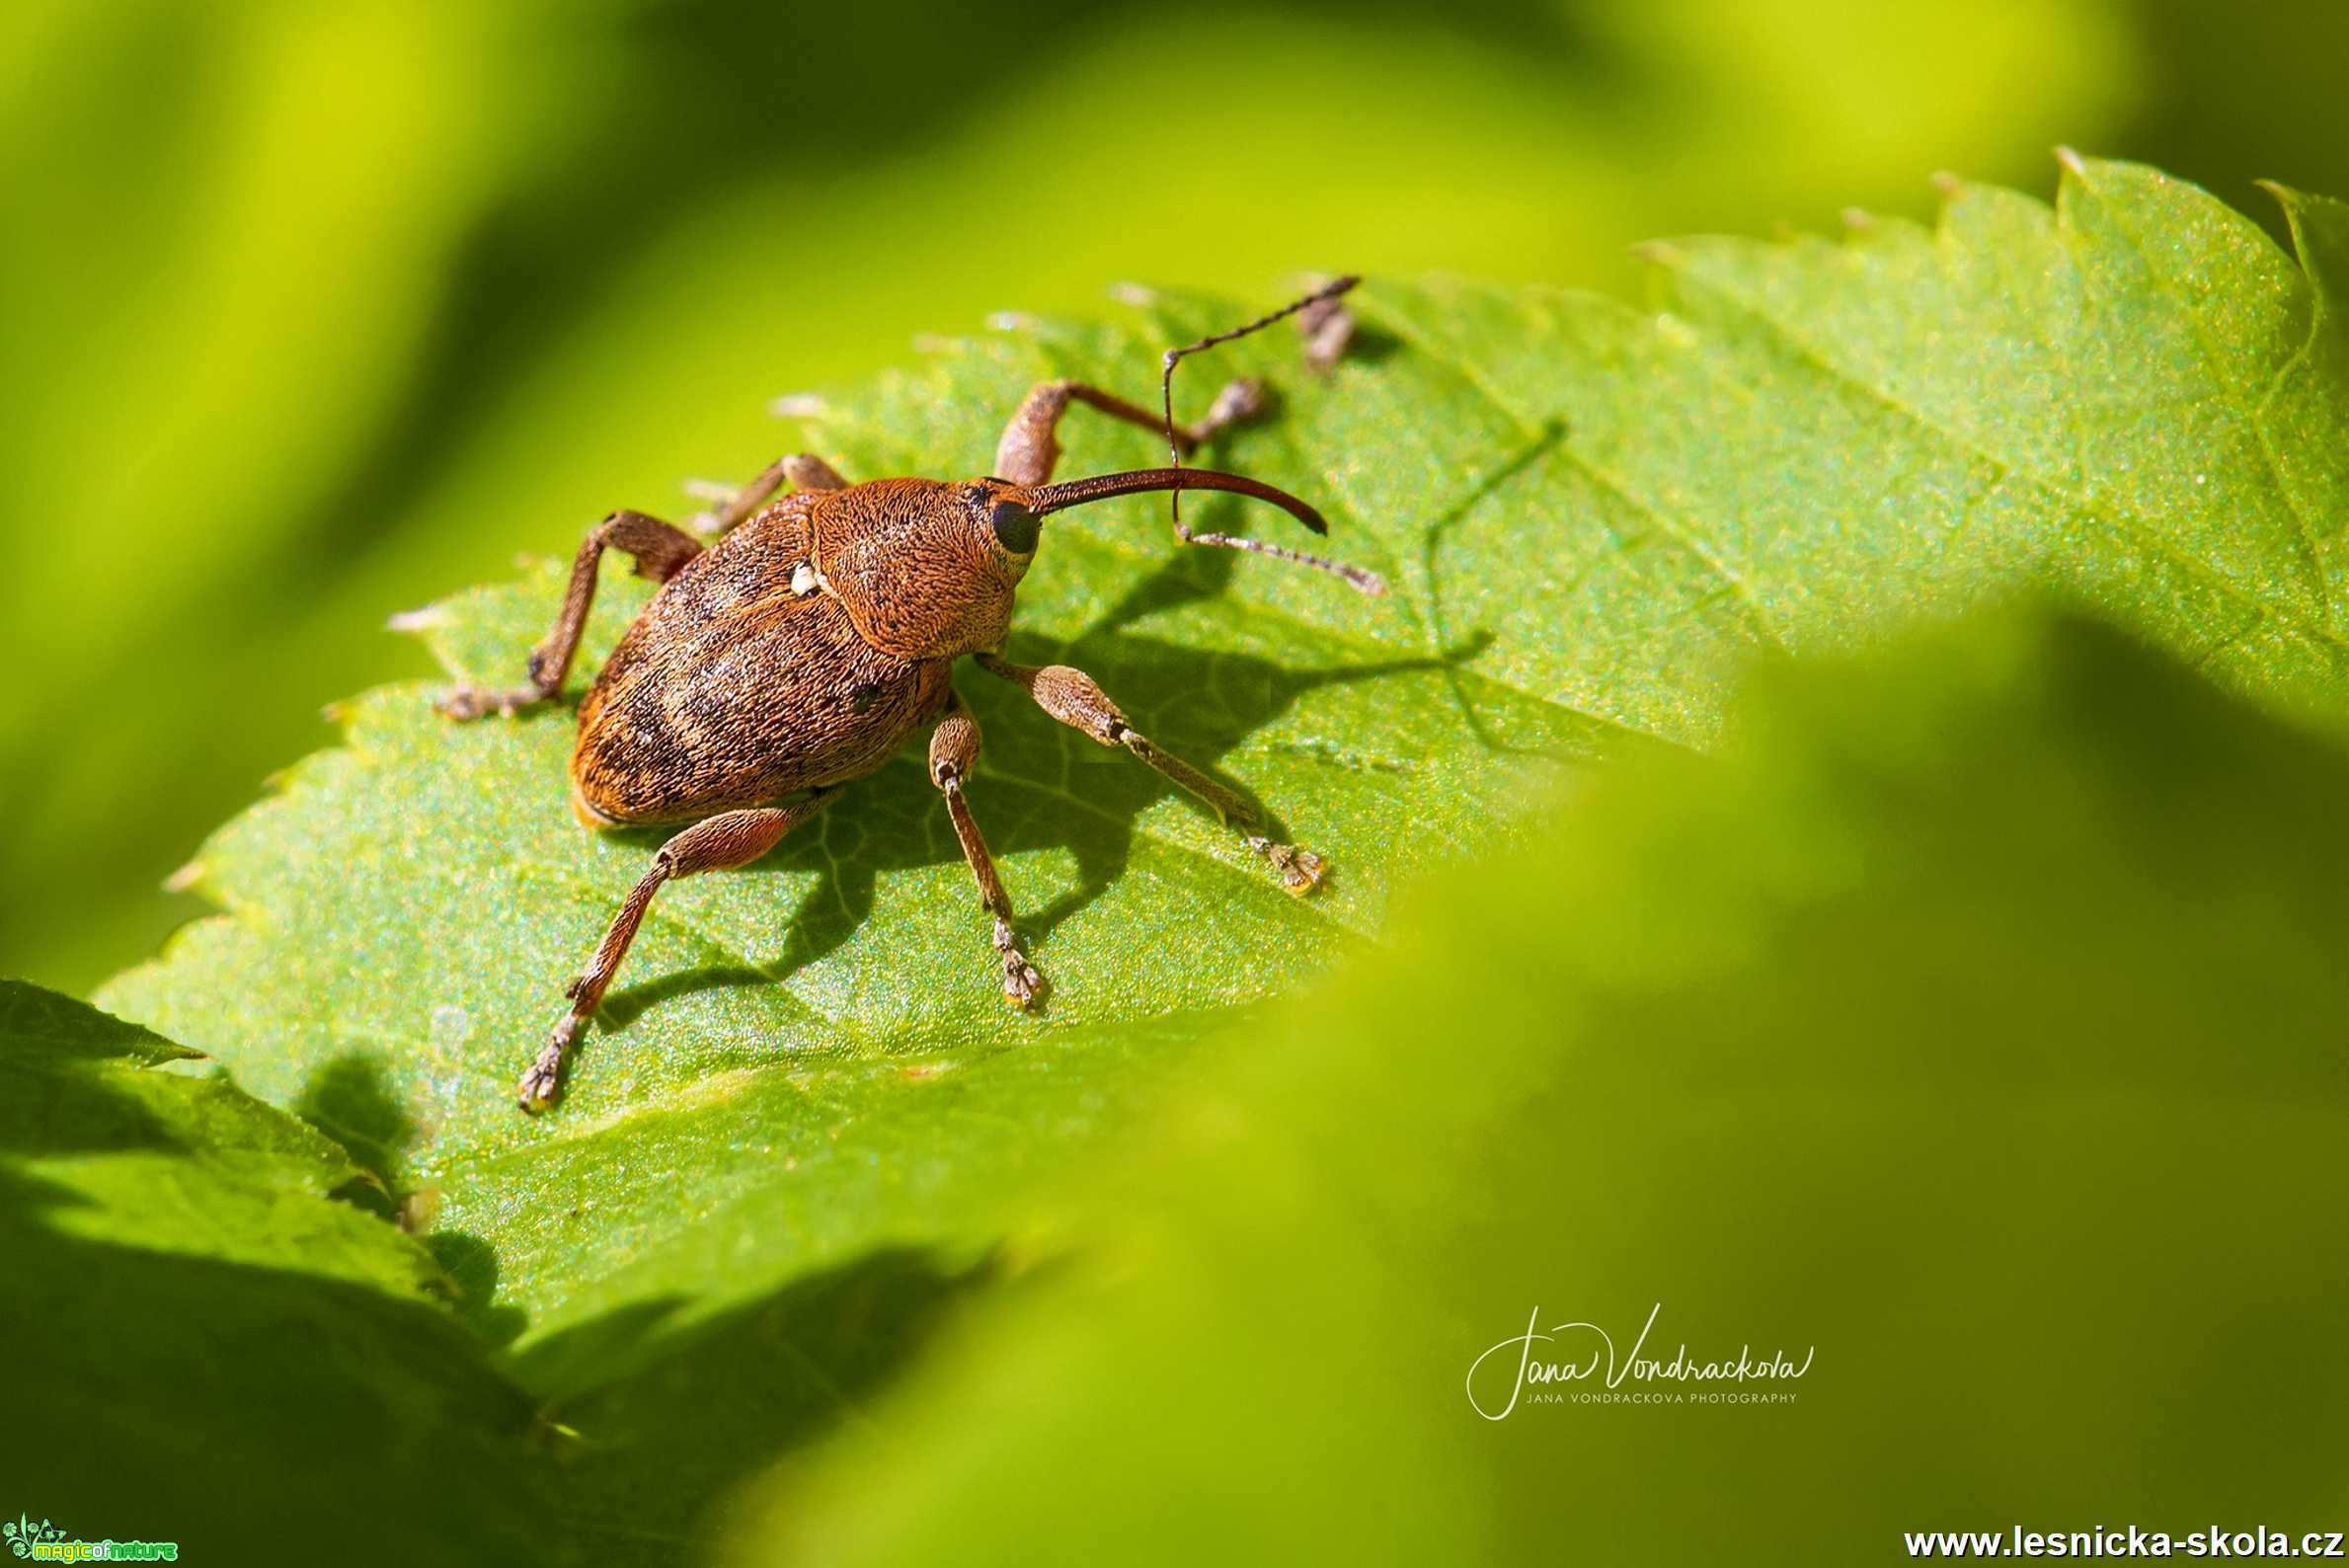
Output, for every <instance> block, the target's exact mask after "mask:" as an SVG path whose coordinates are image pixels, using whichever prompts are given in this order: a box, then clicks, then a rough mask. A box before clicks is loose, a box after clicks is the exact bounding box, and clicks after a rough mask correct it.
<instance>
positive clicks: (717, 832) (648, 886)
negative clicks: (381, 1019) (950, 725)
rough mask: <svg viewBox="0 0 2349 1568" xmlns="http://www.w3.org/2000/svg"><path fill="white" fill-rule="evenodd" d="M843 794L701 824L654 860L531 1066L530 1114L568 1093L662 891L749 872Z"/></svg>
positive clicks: (524, 1101)
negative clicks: (733, 870) (569, 1063)
mask: <svg viewBox="0 0 2349 1568" xmlns="http://www.w3.org/2000/svg"><path fill="white" fill-rule="evenodd" d="M839 794H840V790H839V787H838V786H837V785H832V786H828V787H826V788H823V789H820V790H816V791H814V792H813V793H811V794H809V795H808V796H807V797H806V798H805V799H802V800H797V801H793V802H792V803H791V804H789V805H787V806H762V807H757V808H754V809H751V810H746V811H735V812H721V813H720V814H719V815H717V816H715V817H711V818H707V819H705V820H704V821H701V822H698V823H694V824H693V825H692V826H691V827H688V828H686V829H685V830H684V831H683V832H681V833H678V834H677V835H676V836H675V837H673V838H671V839H669V841H668V842H667V843H666V844H663V845H662V846H661V848H660V850H659V852H657V853H656V854H655V855H654V856H653V864H652V866H651V867H650V868H649V869H648V870H647V871H646V872H645V874H644V875H643V876H641V877H639V878H637V880H636V886H635V887H633V888H631V889H629V890H628V897H627V898H626V899H623V900H622V901H621V902H620V909H619V912H618V913H617V914H614V915H613V916H612V922H611V924H610V925H609V926H608V927H606V928H605V930H604V933H603V940H602V941H600V942H598V943H596V944H595V952H594V955H593V956H592V957H590V958H589V959H588V960H587V968H586V969H584V970H582V971H581V972H580V976H579V979H577V980H573V981H572V982H571V984H570V986H569V987H568V988H567V989H566V990H565V991H564V994H565V995H566V996H568V997H570V998H571V1011H570V1012H568V1013H566V1014H564V1015H563V1017H562V1019H561V1020H560V1021H559V1022H557V1023H556V1025H555V1028H554V1033H553V1034H552V1035H551V1036H550V1037H549V1039H548V1040H547V1043H546V1047H545V1049H544V1050H542V1051H540V1052H539V1053H538V1058H537V1059H536V1060H535V1061H533V1062H531V1063H530V1068H529V1070H528V1071H526V1072H524V1073H523V1074H522V1076H521V1081H520V1082H519V1083H518V1084H517V1085H516V1086H515V1087H516V1090H517V1093H518V1095H519V1098H520V1101H521V1107H522V1109H523V1110H525V1111H535V1110H538V1109H540V1108H541V1107H543V1106H546V1105H551V1104H552V1103H554V1100H555V1097H556V1096H557V1095H558V1094H560V1093H561V1092H562V1085H563V1066H564V1062H565V1060H566V1058H568V1057H569V1056H570V1054H571V1049H572V1047H573V1046H574V1045H576V1044H577V1043H578V1041H579V1037H580V1032H581V1031H582V1030H584V1029H586V1028H587V1020H588V1019H590V1018H592V1017H594V1016H595V1009H596V1008H598V1007H600V1006H602V1005H603V993H604V990H605V988H606V987H608V986H609V985H610V984H611V982H612V977H613V976H614V975H616V974H618V973H619V970H620V961H621V960H622V959H625V958H626V957H627V956H628V946H629V944H630V943H631V942H634V941H635V940H636V930H637V927H638V926H640V925H642V924H643V923H644V918H645V911H646V910H647V909H650V908H651V907H652V906H653V896H654V895H655V894H657V893H659V892H660V891H661V888H662V884H664V883H666V882H673V881H675V880H676V879H677V878H679V877H690V876H692V875H693V874H694V873H696V872H701V871H723V870H726V869H727V868H729V867H732V866H746V865H748V864H749V863H750V862H751V861H753V860H756V859H757V858H758V857H759V856H761V855H763V854H765V853H766V852H767V851H768V850H770V849H772V848H774V847H775V845H776V844H777V843H779V842H780V841H781V840H782V838H783V835H784V834H785V833H788V832H790V831H791V830H792V829H793V828H794V827H797V826H799V825H800V824H801V823H804V822H806V821H808V819H810V818H811V817H814V816H815V815H816V814H817V813H818V812H820V811H822V810H823V809H824V808H825V807H826V806H829V805H830V804H831V803H832V802H833V801H834V800H836V799H838V798H839Z"/></svg>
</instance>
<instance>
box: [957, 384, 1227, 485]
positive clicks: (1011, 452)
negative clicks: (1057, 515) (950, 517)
mask: <svg viewBox="0 0 2349 1568" xmlns="http://www.w3.org/2000/svg"><path fill="white" fill-rule="evenodd" d="M1070 403H1082V404H1084V405H1085V406H1086V407H1088V408H1095V409H1099V410H1100V411H1101V412H1102V413H1104V414H1107V415H1108V416H1109V417H1110V418H1112V419H1118V420H1124V421H1125V422H1126V423H1127V424H1129V425H1138V426H1139V427H1141V428H1142V429H1143V430H1145V431H1149V432H1150V433H1151V434H1153V435H1163V434H1165V433H1166V426H1165V425H1164V423H1163V422H1162V421H1161V420H1160V419H1159V417H1158V416H1157V415H1155V414H1153V413H1151V412H1150V411H1149V410H1148V409H1145V408H1142V407H1141V406H1139V405H1138V404H1134V403H1129V402H1127V401H1126V400H1125V399H1124V398H1122V397H1120V396H1118V395H1117V394H1116V393H1115V392H1104V391H1103V390H1101V388H1099V387H1097V386H1090V385H1087V384H1086V383H1085V382H1082V381H1039V382H1037V383H1036V385H1035V386H1033V387H1031V388H1029V389H1028V395H1027V396H1026V397H1025V398H1023V399H1021V400H1020V407H1019V412H1018V413H1017V414H1014V415H1013V416H1012V417H1011V423H1010V424H1009V425H1006V426H1004V427H1003V438H1002V439H1001V440H1000V441H998V442H996V443H995V468H994V474H995V477H996V478H997V479H1008V480H1010V481H1011V482H1012V483H1013V484H1015V485H1041V484H1043V483H1044V482H1045V481H1047V480H1049V479H1051V478H1052V477H1053V468H1054V466H1055V465H1056V464H1057V463H1058V462H1059V460H1060V440H1059V424H1060V416H1061V415H1063V414H1065V413H1067V412H1068V405H1069V404H1070ZM1263 409H1264V383H1262V382H1261V381H1253V380H1239V381H1233V382H1230V383H1228V384H1227V385H1226V386H1225V387H1224V388H1223V390H1222V391H1220V392H1218V393H1216V394H1215V401H1214V404H1213V405H1212V406H1211V407H1210V408H1209V409H1208V412H1207V416H1206V417H1205V418H1204V419H1202V420H1201V421H1200V422H1199V423H1198V424H1196V425H1191V426H1177V427H1176V428H1175V443H1176V444H1177V445H1178V446H1180V447H1181V448H1182V449H1183V451H1184V453H1185V454H1186V455H1188V454H1189V453H1190V452H1191V451H1192V449H1193V448H1195V447H1197V446H1198V445H1199V444H1200V443H1201V442H1203V441H1206V440H1209V439H1212V438H1213V437H1214V434H1215V432H1216V431H1220V430H1222V429H1223V428H1224V427H1225V426H1228V425H1235V424H1237V423H1239V422H1240V421H1241V420H1245V419H1253V418H1254V417H1255V416H1256V415H1257V414H1259V413H1261V412H1263Z"/></svg>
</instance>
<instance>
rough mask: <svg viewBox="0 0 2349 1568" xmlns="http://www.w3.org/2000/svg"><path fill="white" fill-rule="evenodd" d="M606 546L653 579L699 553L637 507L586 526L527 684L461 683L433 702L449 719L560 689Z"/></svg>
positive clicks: (498, 709)
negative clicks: (499, 686) (500, 688)
mask: <svg viewBox="0 0 2349 1568" xmlns="http://www.w3.org/2000/svg"><path fill="white" fill-rule="evenodd" d="M607 549H610V550H618V551H621V552H622V553H624V554H626V555H630V556H633V557H635V559H636V575H637V576H638V577H645V578H651V579H652V580H653V581H654V582H656V583H666V582H667V581H668V580H669V579H670V578H672V577H675V576H676V575H677V573H678V571H679V570H680V569H682V568H683V566H684V565H685V563H686V562H688V561H690V560H692V559H693V558H694V557H695V556H697V555H699V554H701V545H700V544H699V543H698V542H696V541H695V539H694V538H693V536H692V535H691V534H689V533H687V532H685V530H684V529H682V528H674V527H671V526H669V524H667V523H666V522H663V521H662V520H661V519H660V518H659V517H648V516H646V515H645V514H644V513H643V512H641V511H615V512H613V513H612V514H611V515H610V516H608V517H606V518H604V519H603V520H602V521H601V522H599V523H597V524H596V525H595V526H594V527H592V528H590V529H588V530H587V538H586V539H585V540H583V541H581V543H580V547H579V554H578V555H576V556H574V557H573V558H572V562H571V582H570V584H569V585H568V586H567V587H565V588H564V590H563V607H562V609H561V610H559V611H558V612H556V615H555V624H554V626H553V628H552V629H550V630H549V631H548V632H547V634H546V636H545V637H544V638H543V639H541V640H540V642H539V644H538V646H537V647H536V648H533V649H531V650H530V661H529V666H528V675H529V683H528V684H527V685H523V686H517V687H514V688H512V689H511V690H508V691H495V690H491V689H488V688H486V687H482V686H474V685H461V686H458V687H457V688H456V689H455V690H453V691H451V692H450V693H449V694H448V695H447V696H445V697H442V698H441V699H440V700H439V701H438V702H437V703H435V704H433V706H434V707H437V708H438V709H439V710H440V711H441V712H442V713H444V714H446V715H448V716H449V717H450V718H452V719H478V718H480V717H482V716H483V715H484V714H489V713H512V712H515V711H516V710H517V709H521V708H526V707H529V706H531V705H532V704H534V703H540V702H544V701H546V700H547V699H548V698H550V697H552V696H553V695H554V694H555V693H556V692H558V691H561V690H562V689H563V677H564V676H566V675H568V674H570V673H571V661H572V659H573V658H574V657H575V656H576V655H577V654H578V653H579V640H580V633H581V632H582V631H584V630H585V629H586V628H587V610H588V609H589V607H590V606H592V605H593V604H594V602H595V570H596V568H597V566H598V565H600V564H601V562H602V560H603V552H604V551H605V550H607Z"/></svg>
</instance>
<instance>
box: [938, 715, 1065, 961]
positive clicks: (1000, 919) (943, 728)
mask: <svg viewBox="0 0 2349 1568" xmlns="http://www.w3.org/2000/svg"><path fill="white" fill-rule="evenodd" d="M978 763H979V723H978V721H977V720H975V719H973V718H972V717H971V710H970V709H968V708H966V707H964V706H963V699H962V698H961V697H959V696H950V697H949V700H948V704H947V709H946V717H945V718H943V719H940V720H939V721H938V728H937V729H935V730H933V731H931V732H930V782H932V783H933V784H936V785H937V786H938V792H939V793H940V794H942V795H944V796H945V797H946V815H947V817H948V818H949V819H951V820H952V821H953V823H954V835H955V837H957V838H959V839H961V840H962V842H963V858H964V859H965V860H968V861H969V862H971V876H972V880H974V881H976V882H977V883H978V884H979V902H980V903H981V904H983V905H984V906H985V908H986V912H987V913H988V914H990V915H992V916H993V917H994V921H995V956H996V957H997V958H999V959H1001V960H1002V961H1003V999H1004V1000H1005V1001H1007V1002H1009V1003H1010V1004H1011V1005H1012V1006H1014V1007H1033V1006H1035V1005H1036V1002H1037V1000H1038V998H1040V997H1042V996H1043V995H1044V992H1045V980H1044V977H1043V976H1042V975H1041V974H1039V973H1037V969H1036V966H1035V965H1034V964H1031V963H1029V962H1028V955H1027V954H1026V953H1024V952H1022V951H1021V950H1020V938H1019V933H1018V932H1017V931H1014V930H1013V929H1012V928H1011V897H1010V895H1008V894H1006V893H1005V892H1004V891H1003V879H1002V878H1001V877H999V876H997V875H996V874H995V861H994V857H993V856H991V855H989V854H988V853H987V843H986V840H985V839H984V838H982V837H980V836H979V823H978V822H977V821H975V820H974V819H973V818H972V816H971V807H970V805H969V804H968V803H967V802H965V801H964V799H963V786H964V785H965V784H966V783H967V782H968V781H969V780H970V777H971V770H972V769H973V768H974V767H976V766H977V765H978Z"/></svg>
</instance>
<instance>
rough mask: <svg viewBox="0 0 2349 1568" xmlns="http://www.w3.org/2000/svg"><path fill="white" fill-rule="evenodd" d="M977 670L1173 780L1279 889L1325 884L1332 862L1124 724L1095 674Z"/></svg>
mask: <svg viewBox="0 0 2349 1568" xmlns="http://www.w3.org/2000/svg"><path fill="white" fill-rule="evenodd" d="M979 665H980V666H982V667H983V668H985V669H986V670H988V671H989V672H990V673H993V674H997V675H1001V676H1002V677H1003V678H1004V679H1005V680H1008V681H1010V682H1011V683H1012V684H1014V685H1016V686H1019V687H1021V688H1022V689H1024V690H1025V691H1026V692H1027V693H1028V695H1029V696H1031V697H1034V698H1035V699H1036V705H1037V706H1038V707H1040V708H1042V709H1043V710H1044V711H1045V712H1047V713H1049V714H1051V715H1052V716H1053V717H1054V718H1056V719H1057V720H1059V721H1060V722H1061V723H1062V724H1064V725H1067V726H1068V727H1069V728H1070V729H1072V730H1077V731H1081V732H1082V733H1084V734H1085V735H1089V736H1091V737H1092V738H1093V739H1094V740H1096V741H1098V742H1100V743H1101V744H1102V745H1122V746H1124V747H1125V748H1126V749H1127V750H1129V751H1131V752H1133V753H1134V754H1135V756H1136V757H1139V758H1140V759H1141V760H1142V761H1144V762H1147V763H1148V764H1149V765H1150V766H1152V767H1154V768H1156V769H1157V770H1158V771H1159V772H1161V773H1163V774H1165V775H1166V776H1167V777H1168V778H1170V779H1172V780H1174V781H1175V782H1176V783H1177V784H1180V785H1181V786H1183V788H1185V789H1187V790H1189V791H1190V792H1191V793H1192V794H1193V795H1196V796H1198V797H1199V798H1200V799H1201V800H1203V801H1205V802H1207V803H1208V804H1209V805H1210V806H1212V807H1214V809H1215V813H1216V815H1217V816H1219V817H1221V818H1222V819H1223V821H1224V822H1225V823H1227V824H1228V825H1229V826H1231V827H1232V828H1234V829H1236V830H1237V831H1238V833H1239V835H1240V837H1241V838H1242V839H1244V840H1245V841H1246V843H1247V845H1248V847H1249V848H1250V849H1253V850H1255V851H1256V852H1257V853H1258V854H1260V855H1262V856H1264V858H1265V859H1266V860H1268V861H1270V862H1271V863H1272V868H1273V870H1275V871H1277V872H1279V873H1280V875H1281V886H1282V887H1283V888H1285V889H1287V890H1288V891H1289V892H1291V893H1293V894H1296V895H1298V896H1300V897H1301V896H1303V895H1305V894H1308V893H1311V892H1312V891H1313V888H1314V886H1315V884H1317V883H1319V882H1320V881H1321V875H1322V873H1323V872H1325V871H1327V870H1328V869H1329V862H1328V861H1326V860H1324V859H1322V858H1321V857H1320V856H1319V855H1317V854H1315V853H1313V851H1311V850H1310V849H1305V848H1301V847H1299V846H1297V845H1294V844H1281V843H1275V842H1274V841H1273V840H1272V838H1271V837H1270V836H1268V835H1267V834H1266V833H1265V831H1264V825H1263V823H1260V822H1259V821H1258V820H1257V817H1256V811H1255V808H1253V807H1251V806H1250V805H1249V804H1248V803H1247V802H1246V801H1244V800H1242V799H1240V798H1239V796H1237V795H1235V794H1233V793H1232V792H1231V791H1230V790H1228V789H1225V788H1224V787H1223V786H1222V785H1220V784H1218V783H1216V782H1215V781H1214V779H1212V778H1210V777H1208V776H1207V775H1206V774H1205V773H1202V772H1201V771H1200V770H1199V769H1197V768H1195V767H1193V766H1192V765H1191V764H1190V763H1188V762H1186V761H1184V760H1183V759H1182V758H1181V757H1177V756H1169V755H1167V753H1165V752H1164V751H1161V750H1159V749H1158V747H1157V746H1156V745H1153V744H1152V743H1151V741H1150V739H1149V737H1147V736H1145V735H1143V734H1142V733H1141V732H1140V731H1138V730H1136V729H1135V728H1134V726H1132V725H1131V724H1128V723H1127V722H1126V715H1125V714H1123V713H1121V712H1119V711H1118V705H1117V704H1116V703H1114V702H1112V701H1110V700H1109V695H1108V693H1106V692H1104V691H1103V690H1102V689H1101V687H1100V685H1099V684H1097V683H1096V682H1095V681H1094V679H1093V677H1092V676H1091V675H1088V674H1086V673H1085V672H1084V671H1083V670H1081V669H1077V668H1074V667H1072V666H1068V665H1043V666H1033V665H1015V664H1012V663H1011V662H1010V661H1009V660H1005V659H998V658H996V657H995V656H993V655H991V654H980V655H979Z"/></svg>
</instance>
